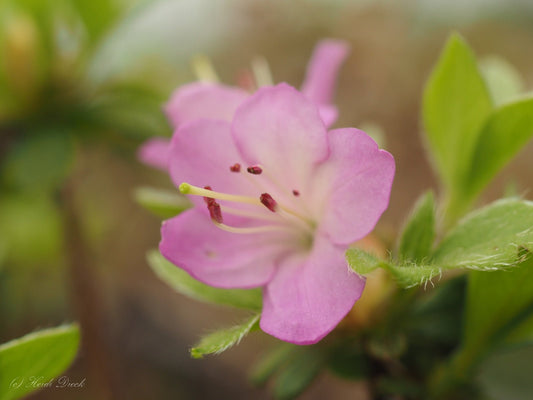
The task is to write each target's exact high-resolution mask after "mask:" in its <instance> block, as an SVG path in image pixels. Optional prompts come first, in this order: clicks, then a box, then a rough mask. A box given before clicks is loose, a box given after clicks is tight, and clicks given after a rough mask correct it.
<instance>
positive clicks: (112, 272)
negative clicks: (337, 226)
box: [0, 0, 533, 400]
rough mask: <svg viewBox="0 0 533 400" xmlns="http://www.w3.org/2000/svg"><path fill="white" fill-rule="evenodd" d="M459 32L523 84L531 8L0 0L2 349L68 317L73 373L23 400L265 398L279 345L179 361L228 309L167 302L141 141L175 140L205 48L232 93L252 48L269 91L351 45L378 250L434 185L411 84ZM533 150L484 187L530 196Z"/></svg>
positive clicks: (345, 390)
mask: <svg viewBox="0 0 533 400" xmlns="http://www.w3.org/2000/svg"><path fill="white" fill-rule="evenodd" d="M453 30H457V31H459V32H460V33H461V34H463V35H464V36H465V37H466V39H467V40H468V41H469V43H470V44H471V46H472V47H473V48H474V50H475V51H476V53H477V55H478V56H479V57H481V58H484V57H489V56H490V57H492V56H497V57H501V58H503V59H504V60H506V61H507V62H508V63H510V65H512V66H513V67H514V68H515V69H516V72H517V74H518V75H517V82H518V84H521V85H523V88H524V90H530V89H531V88H533V56H532V55H533V3H532V2H531V1H529V0H475V1H474V0H471V1H468V2H465V1H461V0H454V1H451V0H412V1H409V0H403V1H400V0H396V1H377V0H375V1H372V0H366V1H364V0H359V1H355V0H354V1H348V0H308V1H304V0H294V1H290V2H288V1H282V0H270V1H260V0H257V1H250V0H234V1H231V0H159V1H156V0H153V1H148V0H136V1H126V0H115V1H112V0H12V1H10V0H2V2H0V343H1V342H5V341H8V340H10V339H13V338H15V337H18V336H21V335H23V334H25V333H28V332H31V331H33V330H36V329H38V328H44V327H51V326H56V325H58V324H60V323H62V322H64V321H73V320H74V321H80V322H81V324H82V331H83V334H84V340H83V344H82V348H81V350H80V353H79V355H78V357H77V359H76V362H75V363H74V365H73V366H72V367H71V368H70V369H69V371H67V372H66V375H67V376H69V378H70V379H71V380H72V381H81V380H82V379H84V378H86V384H85V386H84V387H83V388H81V389H80V388H77V389H74V388H73V389H45V390H42V391H40V392H38V393H35V394H33V395H31V396H29V398H31V399H35V400H37V399H40V400H45V399H54V400H55V399H59V400H61V399H147V398H150V399H226V398H228V399H250V398H254V399H262V398H264V399H267V398H270V394H269V390H268V387H267V388H253V387H252V386H251V385H250V384H249V383H248V381H247V375H248V374H249V371H250V368H251V366H252V364H253V362H254V360H256V359H257V357H258V356H259V355H260V354H261V353H264V352H266V351H267V350H268V349H269V348H271V347H272V346H273V345H275V343H276V342H275V340H273V339H271V338H269V337H267V336H266V335H264V334H253V335H251V336H250V337H249V338H247V339H246V340H245V341H244V343H242V344H241V345H240V346H239V347H237V348H236V349H233V350H231V351H228V352H227V353H225V354H224V355H222V356H219V357H212V358H208V359H205V360H192V359H191V358H190V357H189V354H188V348H189V346H190V345H191V344H193V343H194V342H195V341H196V340H197V339H198V337H199V335H200V334H202V333H205V332H208V331H210V330H212V329H215V328H217V327H220V326H225V325H229V324H231V323H232V322H234V321H235V320H237V319H238V317H239V314H238V313H237V312H235V311H233V310H227V309H224V308H220V307H215V306H211V305H205V304H201V303H198V302H194V301H192V300H189V299H187V298H184V297H183V296H181V295H179V294H176V293H175V292H173V290H172V289H171V288H169V287H168V286H166V285H165V284H164V283H163V282H161V281H159V280H158V278H157V277H156V276H155V274H154V273H153V272H152V270H151V269H150V268H149V267H148V265H147V263H146V259H145V254H146V252H147V251H148V250H150V249H152V248H155V247H156V246H157V243H158V241H159V226H160V219H159V218H157V217H155V216H153V215H151V214H150V213H148V212H147V211H146V210H144V209H143V208H141V207H140V206H139V205H138V204H136V202H135V199H134V194H133V193H134V190H135V189H136V188H137V187H139V186H146V185H148V186H154V187H159V188H165V189H169V190H173V188H172V184H171V183H170V181H169V179H168V177H167V176H166V175H165V174H163V173H161V172H159V171H155V170H151V169H150V168H148V167H146V166H143V165H141V164H140V163H139V162H138V161H137V160H136V156H135V152H136V149H137V147H138V146H139V144H140V143H142V141H143V140H145V139H146V138H148V137H150V136H153V135H166V136H170V134H171V130H170V127H169V126H168V124H167V123H166V121H165V119H164V116H163V114H162V112H161V105H162V104H163V103H164V101H165V99H166V98H167V97H168V96H169V94H170V93H171V91H172V90H173V89H174V88H176V87H177V86H179V85H180V84H183V83H186V82H190V81H192V80H195V79H196V77H195V76H194V73H193V70H192V69H191V68H190V61H191V59H192V58H193V57H194V56H195V55H198V54H203V55H207V56H208V57H209V58H210V59H211V61H212V62H213V64H214V66H215V68H216V70H217V72H218V74H219V76H220V78H221V80H222V81H223V82H225V83H227V84H235V83H236V82H237V80H238V77H239V74H241V73H242V71H243V70H245V69H246V68H249V66H250V62H251V60H252V59H253V58H254V57H256V56H258V55H260V56H264V57H265V58H266V59H267V60H268V62H269V64H270V67H271V70H272V73H273V76H274V79H275V81H276V82H281V81H286V82H289V83H290V84H292V85H295V86H299V85H300V83H301V82H302V80H303V76H304V73H305V66H306V64H307V61H308V59H309V57H310V55H311V52H312V49H313V47H314V45H315V44H316V43H317V41H319V40H320V39H321V38H325V37H332V38H340V39H344V40H346V41H348V42H349V43H350V44H351V46H352V52H351V55H350V56H349V58H348V60H347V62H346V64H345V65H344V67H343V69H342V71H341V74H340V76H339V85H338V90H337V96H336V102H337V104H338V106H339V110H340V118H339V121H338V122H337V124H336V126H355V127H361V128H363V129H365V128H366V129H368V130H369V131H372V133H374V134H377V135H378V136H379V137H380V140H381V142H382V145H383V146H384V147H385V148H386V149H388V150H389V151H390V152H391V153H392V154H393V155H394V156H395V158H396V162H397V176H396V180H395V183H394V187H393V192H392V198H391V205H390V208H389V210H388V211H387V212H386V213H385V215H384V216H383V218H382V220H381V221H380V223H379V225H378V228H377V231H376V232H377V234H378V235H379V236H380V237H381V238H382V239H383V240H384V242H385V243H388V244H391V243H392V242H393V238H394V235H395V232H397V231H398V229H399V228H400V226H401V223H402V221H403V219H404V216H405V215H406V213H407V212H408V210H409V209H410V207H411V205H412V204H413V202H414V201H415V199H416V198H417V197H418V196H419V195H420V194H421V193H422V192H423V191H424V190H425V189H427V188H429V187H434V188H435V189H438V188H436V187H435V178H434V175H433V174H432V170H431V166H430V163H429V162H428V160H427V159H426V157H425V153H424V143H423V140H422V136H421V124H420V113H419V110H420V101H421V93H422V89H423V84H424V82H425V80H426V79H427V77H428V74H429V71H430V69H431V67H432V65H433V64H434V63H435V62H436V60H437V56H438V54H439V51H440V49H441V48H442V46H443V44H444V42H445V39H446V37H447V36H448V35H449V33H450V32H451V31H453ZM532 152H533V146H532V145H531V144H530V145H529V146H528V147H526V149H525V150H524V151H523V152H522V153H521V154H520V155H519V157H518V158H517V159H516V160H515V161H513V163H512V164H511V165H510V166H508V167H507V168H506V169H505V170H504V172H503V173H502V174H500V176H499V177H498V179H497V181H496V182H495V183H494V184H493V185H492V186H491V187H490V188H489V189H488V190H487V191H486V193H485V195H484V197H483V201H488V200H490V199H494V198H496V197H499V196H502V195H503V194H504V193H505V191H508V190H514V191H515V192H518V193H519V194H521V195H523V196H524V197H529V198H531V196H532V195H531V193H530V189H531V187H532V185H531V182H533V168H532V162H531V154H532ZM325 396H327V397H328V398H331V399H348V398H350V399H356V398H357V399H359V398H360V399H365V398H366V391H365V386H364V384H363V383H353V382H347V381H343V380H341V379H340V378H336V377H333V376H331V375H328V374H323V375H322V376H321V377H320V378H319V379H318V380H317V381H316V382H315V383H314V385H313V386H312V387H311V389H310V390H309V391H308V392H307V393H306V394H304V396H303V398H304V399H320V398H324V397H325Z"/></svg>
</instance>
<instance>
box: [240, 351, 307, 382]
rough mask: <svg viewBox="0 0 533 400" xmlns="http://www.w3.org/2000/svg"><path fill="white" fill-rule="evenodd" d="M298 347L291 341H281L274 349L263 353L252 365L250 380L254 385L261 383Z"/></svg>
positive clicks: (279, 367) (276, 370) (285, 361)
mask: <svg viewBox="0 0 533 400" xmlns="http://www.w3.org/2000/svg"><path fill="white" fill-rule="evenodd" d="M297 349H298V347H297V346H295V345H293V344H291V343H281V344H280V345H279V346H278V347H276V348H275V349H274V350H272V351H270V352H268V353H267V354H266V355H264V356H263V357H262V358H261V359H260V360H259V361H258V362H257V363H256V365H255V366H254V368H253V369H252V372H251V374H250V380H251V381H252V382H253V383H254V384H255V385H262V384H264V383H266V381H267V380H268V379H270V378H271V377H272V375H274V374H275V373H276V372H278V370H280V369H281V367H282V366H283V365H284V364H285V363H287V362H288V361H289V359H290V358H291V357H292V355H293V354H294V352H295V351H297Z"/></svg>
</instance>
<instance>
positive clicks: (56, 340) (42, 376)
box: [0, 325, 80, 400]
mask: <svg viewBox="0 0 533 400" xmlns="http://www.w3.org/2000/svg"><path fill="white" fill-rule="evenodd" d="M79 341H80V333H79V330H78V327H77V326H76V325H66V326H61V327H58V328H52V329H46V330H42V331H39V332H35V333H31V334H29V335H26V336H24V337H22V338H20V339H16V340H13V341H11V342H8V343H5V344H3V345H0V400H10V399H17V398H20V397H22V396H24V395H26V394H28V393H29V392H31V391H34V390H36V389H38V388H39V386H38V385H34V384H32V382H37V381H35V379H36V378H37V379H38V382H40V383H42V384H44V383H46V382H49V381H50V380H52V379H53V378H55V377H56V376H57V375H59V374H60V373H61V372H63V371H64V370H65V369H66V368H67V367H68V366H69V365H70V363H71V362H72V360H73V359H74V356H75V355H76V352H77V350H78V345H79Z"/></svg>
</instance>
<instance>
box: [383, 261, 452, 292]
mask: <svg viewBox="0 0 533 400" xmlns="http://www.w3.org/2000/svg"><path fill="white" fill-rule="evenodd" d="M383 268H385V269H386V270H387V271H389V273H390V274H391V275H392V277H393V278H394V280H395V281H396V283H397V284H398V285H399V286H400V287H403V288H410V287H413V286H417V285H424V286H425V285H427V284H428V283H429V284H431V285H433V282H432V280H431V279H432V278H433V277H435V276H439V277H440V275H441V274H442V269H441V268H439V267H437V266H431V265H415V264H413V265H394V264H385V265H384V266H383Z"/></svg>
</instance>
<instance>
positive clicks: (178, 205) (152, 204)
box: [135, 187, 192, 218]
mask: <svg viewBox="0 0 533 400" xmlns="http://www.w3.org/2000/svg"><path fill="white" fill-rule="evenodd" d="M135 200H136V201H137V203H139V204H140V205H141V206H143V207H144V208H146V209H147V210H148V211H150V212H152V213H153V214H155V215H157V216H159V217H162V218H171V217H174V216H176V215H178V214H179V213H181V212H183V211H185V210H187V209H188V208H190V207H191V206H192V204H191V202H190V201H189V199H187V197H185V196H183V195H180V194H178V192H176V191H173V192H171V191H168V190H162V189H155V188H152V187H140V188H137V189H135Z"/></svg>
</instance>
